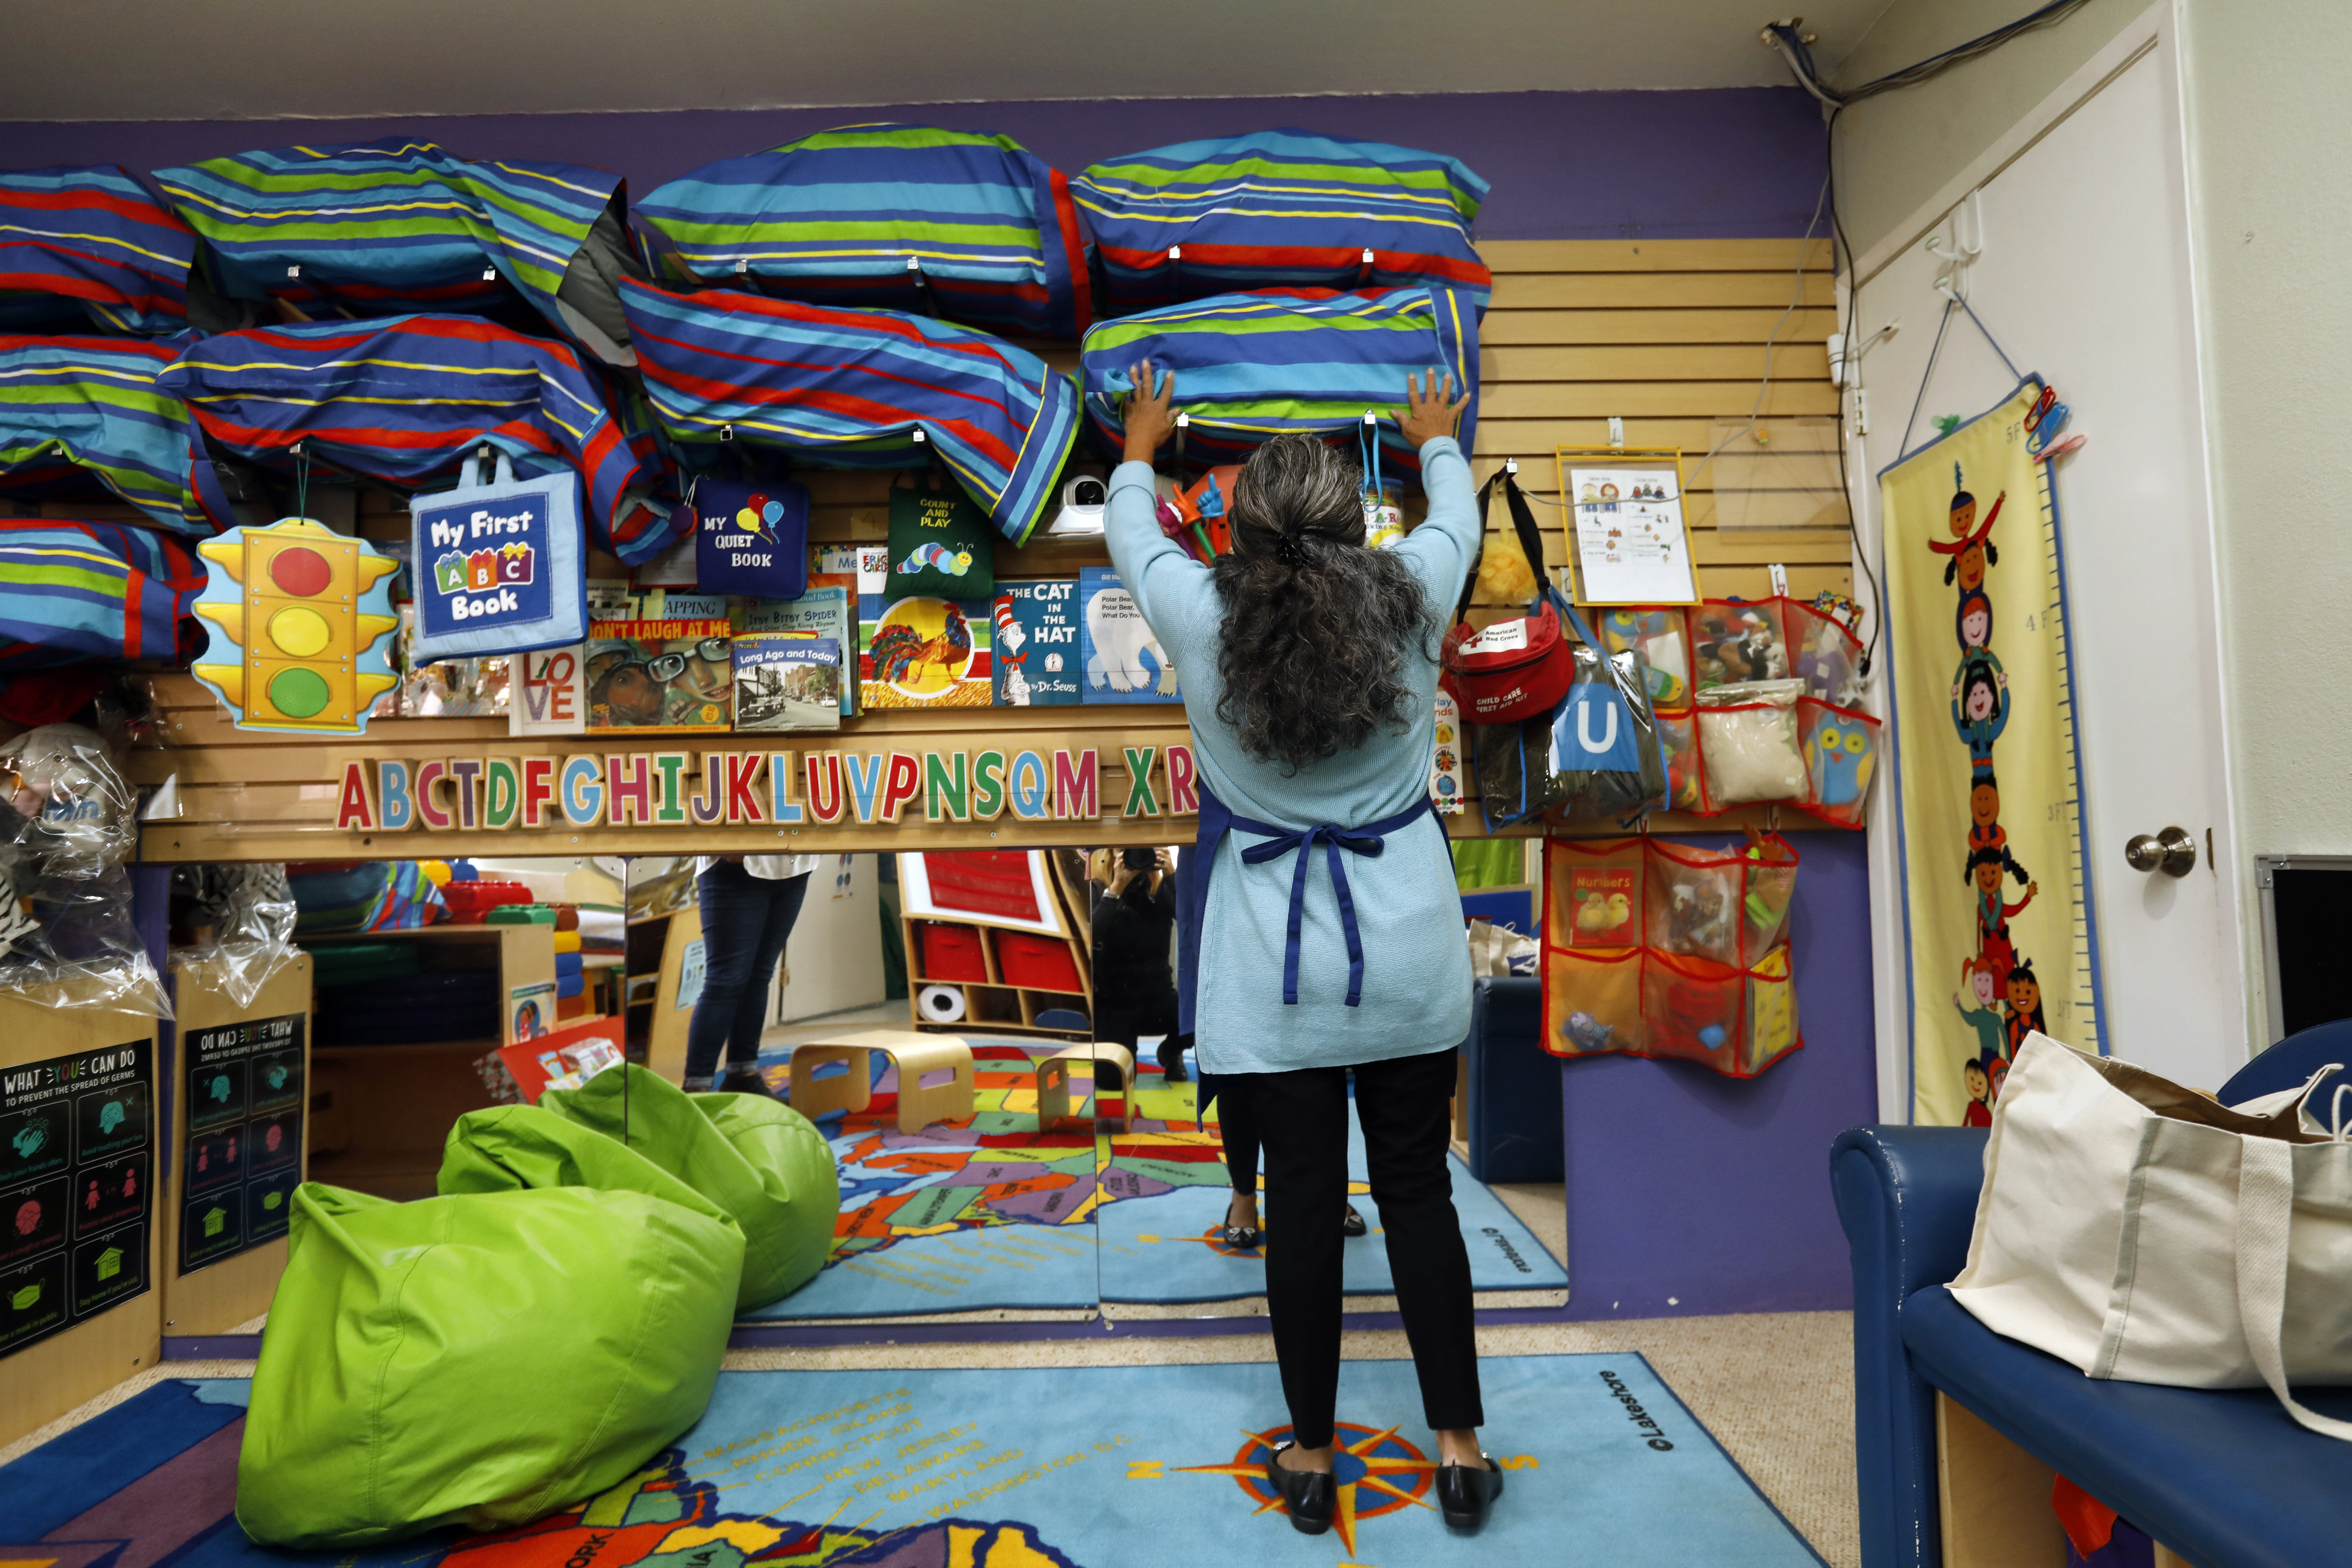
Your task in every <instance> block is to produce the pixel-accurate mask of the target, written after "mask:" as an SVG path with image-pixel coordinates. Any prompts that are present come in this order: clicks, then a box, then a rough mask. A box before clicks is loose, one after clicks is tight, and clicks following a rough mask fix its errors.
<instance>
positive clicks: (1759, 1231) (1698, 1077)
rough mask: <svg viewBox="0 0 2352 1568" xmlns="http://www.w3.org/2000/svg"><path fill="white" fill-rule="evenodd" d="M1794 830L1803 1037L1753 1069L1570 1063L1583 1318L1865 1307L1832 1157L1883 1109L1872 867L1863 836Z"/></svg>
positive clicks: (1574, 1248) (1723, 843) (1570, 1137)
mask: <svg viewBox="0 0 2352 1568" xmlns="http://www.w3.org/2000/svg"><path fill="white" fill-rule="evenodd" d="M1675 842H1677V843H1690V844H1698V845H1703V846H1705V847H1710V848H1722V847H1727V846H1728V845H1730V844H1733V843H1736V842H1738V840H1736V839H1718V838H1690V839H1685V838H1679V837H1678V838H1677V839H1676V840H1675ZM1790 842H1792V843H1793V844H1795V845H1796V847H1797V853H1798V855H1799V856H1800V857H1801V862H1800V866H1799V869H1798V873H1797V897H1796V901H1795V903H1794V904H1793V905H1792V906H1791V908H1790V963H1792V964H1794V966H1795V968H1796V974H1797V1023H1798V1026H1800V1027H1801V1029H1802V1030H1803V1031H1804V1037H1805V1046H1804V1048H1803V1049H1802V1050H1800V1051H1792V1052H1790V1054H1789V1055H1788V1056H1785V1057H1783V1058H1780V1061H1779V1062H1778V1063H1776V1064H1774V1065H1773V1066H1772V1067H1770V1068H1767V1069H1766V1070H1765V1072H1764V1073H1763V1075H1762V1076H1761V1077H1759V1078H1755V1079H1748V1080H1747V1081H1745V1082H1741V1081H1738V1080H1735V1079H1727V1078H1721V1077H1718V1076H1717V1075H1716V1074H1715V1073H1712V1072H1709V1071H1708V1070H1707V1069H1706V1068H1701V1067H1696V1066H1693V1065H1690V1064H1687V1063H1684V1062H1665V1061H1645V1060H1643V1059H1641V1058H1634V1057H1594V1058H1589V1059H1586V1060H1583V1061H1570V1062H1562V1063H1561V1064H1560V1071H1559V1078H1560V1098H1561V1103H1562V1107H1563V1110H1564V1113H1565V1129H1564V1134H1565V1137H1566V1139H1567V1142H1568V1251H1569V1257H1568V1281H1569V1314H1570V1316H1571V1317H1575V1318H1657V1317H1679V1316H1685V1315H1688V1314H1691V1313H1698V1312H1780V1311H1799V1310H1812V1309H1837V1310H1844V1309H1846V1308H1849V1307H1851V1306H1852V1305H1853V1288H1852V1277H1851V1275H1850V1273H1849V1271H1848V1267H1847V1261H1846V1246H1845V1234H1844V1232H1843V1231H1842V1230H1841V1229H1840V1228H1839V1226H1838V1220H1837V1211H1836V1209H1835V1208H1834V1207H1833V1206H1832V1204H1831V1201H1830V1183H1829V1158H1830V1142H1831V1140H1832V1139H1834V1138H1835V1137H1836V1136H1837V1135H1838V1134H1839V1133H1840V1132H1843V1131H1845V1130H1846V1129H1847V1128H1849V1127H1852V1126H1854V1125H1856V1124H1857V1123H1861V1122H1866V1121H1877V1120H1878V1068H1877V1058H1876V1050H1875V1047H1874V1043H1873V1039H1872V1026H1871V979H1870V887H1869V866H1868V861H1867V860H1866V858H1865V857H1864V842H1863V836H1862V835H1861V834H1859V833H1844V832H1817V833H1798V834H1793V835H1791V836H1790Z"/></svg>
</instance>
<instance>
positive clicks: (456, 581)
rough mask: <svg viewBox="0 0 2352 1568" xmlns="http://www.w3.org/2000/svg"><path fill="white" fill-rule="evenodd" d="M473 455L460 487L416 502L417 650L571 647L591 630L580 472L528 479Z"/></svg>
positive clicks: (453, 652) (417, 654)
mask: <svg viewBox="0 0 2352 1568" xmlns="http://www.w3.org/2000/svg"><path fill="white" fill-rule="evenodd" d="M485 468H488V465H487V464H484V463H480V462H469V463H467V465H466V466H465V468H464V469H463V470H462V472H463V475H464V479H463V482H461V483H460V484H459V485H458V487H457V489H454V490H443V491H440V492H439V493H437V494H435V495H429V496H418V497H416V498H415V500H411V501H410V502H409V507H408V515H409V541H410V550H411V554H410V556H409V560H410V562H411V563H413V564H414V567H415V589H414V592H415V596H416V632H415V641H414V642H413V643H412V644H411V645H410V648H411V652H410V658H411V659H412V661H413V662H415V663H416V664H431V663H433V662H435V661H436V660H437V659H444V658H473V657H474V656H476V655H478V654H495V653H530V652H531V651H533V650H535V649H538V648H544V647H563V646H565V645H567V644H570V643H576V642H578V641H580V640H581V639H582V638H583V637H586V636H587V635H588V567H587V542H586V540H585V538H584V537H583V532H582V530H581V525H580V476H579V475H577V474H575V473H573V472H572V471H571V470H570V469H565V470H564V471H562V472H561V473H554V474H549V475H547V476H546V477H544V478H542V479H516V478H515V474H514V463H513V460H512V459H510V458H508V457H507V455H506V454H505V453H503V452H501V453H499V460H498V469H497V472H496V473H495V474H486V473H484V472H483V469H485Z"/></svg>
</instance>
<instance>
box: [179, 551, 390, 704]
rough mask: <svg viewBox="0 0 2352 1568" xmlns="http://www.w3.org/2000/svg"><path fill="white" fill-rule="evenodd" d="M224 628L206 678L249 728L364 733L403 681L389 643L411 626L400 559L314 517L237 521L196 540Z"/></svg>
mask: <svg viewBox="0 0 2352 1568" xmlns="http://www.w3.org/2000/svg"><path fill="white" fill-rule="evenodd" d="M196 552H197V553H198V554H200V555H202V556H203V557H204V558H205V560H206V561H208V562H210V563H212V580H211V583H210V584H209V585H208V586H207V587H206V588H205V592H204V595H203V596H202V597H200V598H199V599H198V600H197V601H196V606H195V610H196V614H197V615H198V616H201V617H202V618H203V619H204V620H205V621H206V622H208V623H209V624H210V625H211V626H212V628H213V640H212V644H211V646H210V647H207V648H206V649H205V653H206V655H207V656H208V657H207V658H205V659H204V660H200V661H199V662H198V663H197V664H196V666H195V670H194V673H195V677H196V679H198V680H201V681H203V682H204V683H205V685H206V686H208V687H210V688H212V689H213V691H214V692H215V694H216V695H217V696H218V697H219V698H220V700H222V701H223V702H224V703H226V704H227V705H228V709H229V713H230V716H231V717H232V718H233V719H234V720H235V721H236V726H237V728H238V729H240V730H299V731H313V732H320V733H330V734H346V735H355V734H358V733H360V732H361V731H363V730H365V729H366V728H367V710H368V709H369V707H370V706H372V705H373V703H374V701H375V700H376V698H377V697H378V696H380V695H381V694H382V693H383V692H384V691H387V690H389V689H391V688H392V687H393V685H394V683H395V682H396V680H397V679H398V678H397V677H396V676H394V674H393V672H392V666H391V663H390V662H389V661H388V660H387V659H386V658H385V657H384V654H383V650H382V648H381V647H379V644H381V643H382V642H383V638H384V636H385V634H386V633H388V632H390V631H391V630H392V629H393V628H394V627H395V626H398V625H399V624H400V622H399V619H398V617H397V616H394V614H393V611H392V592H391V589H390V587H389V586H388V585H387V584H385V582H384V579H385V578H387V577H389V576H391V574H393V572H394V570H395V569H396V568H397V566H398V564H399V563H397V562H395V561H394V560H393V559H392V558H391V557H390V556H386V555H379V554H377V553H376V552H374V551H373V550H370V549H369V548H368V547H367V546H366V545H365V544H364V543H362V542H361V541H359V540H356V539H351V538H347V537H345V536H344V535H342V534H340V533H336V532H334V531H331V530H330V529H328V528H326V527H325V526H323V525H321V524H320V523H316V522H312V521H309V520H307V519H303V518H288V519H286V520H284V521H280V522H275V523H272V524H270V525H269V526H268V528H233V529H231V530H229V531H227V532H226V533H224V534H222V535H221V536H220V537H219V538H217V539H208V540H206V541H205V542H203V543H202V544H199V545H198V546H196Z"/></svg>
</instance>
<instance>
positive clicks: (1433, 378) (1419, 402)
mask: <svg viewBox="0 0 2352 1568" xmlns="http://www.w3.org/2000/svg"><path fill="white" fill-rule="evenodd" d="M1404 386H1405V405H1404V416H1403V417H1402V419H1399V420H1398V421H1397V424H1398V425H1399V426H1401V427H1402V429H1403V431H1404V438H1405V441H1406V443H1407V444H1408V445H1410V446H1411V447H1412V449H1413V450H1414V451H1416V452H1418V451H1420V450H1421V448H1422V447H1423V445H1424V444H1425V443H1427V442H1430V441H1433V440H1435V439H1436V438H1437V437H1440V436H1451V435H1453V434H1454V422H1455V421H1456V420H1458V419H1459V418H1460V417H1461V416H1462V411H1463V410H1464V409H1465V408H1467V407H1469V406H1470V395H1469V394H1468V393H1466V392H1465V393H1464V394H1463V395H1461V396H1460V397H1458V398H1457V397H1455V396H1454V377H1453V376H1452V375H1451V374H1448V375H1447V376H1445V378H1444V380H1442V381H1441V380H1440V379H1439V378H1438V374H1437V372H1436V371H1434V370H1432V371H1431V372H1430V373H1429V384H1428V387H1427V389H1426V390H1424V389H1423V386H1422V381H1421V377H1419V376H1417V375H1413V374H1407V375H1406V376H1405V378H1404ZM1128 428H1129V429H1133V428H1134V426H1133V425H1132V424H1131V423H1130V424H1129V426H1128Z"/></svg>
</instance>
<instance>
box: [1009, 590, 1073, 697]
mask: <svg viewBox="0 0 2352 1568" xmlns="http://www.w3.org/2000/svg"><path fill="white" fill-rule="evenodd" d="M989 623H990V627H989V629H990V631H991V633H992V637H993V646H992V648H991V654H992V658H993V661H994V663H995V666H996V705H997V706H998V707H1000V708H1033V707H1049V706H1053V705H1055V704H1057V703H1064V702H1076V701H1077V700H1078V678H1079V672H1080V666H1081V664H1082V662H1083V661H1082V660H1081V659H1080V658H1079V655H1078V580H1077V579H1076V578H1075V577H1059V578H1052V579H1048V580H1045V581H1043V582H1034V583H1006V582H999V583H998V584H996V604H995V607H994V609H993V611H992V614H991V615H990V616H989Z"/></svg>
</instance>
